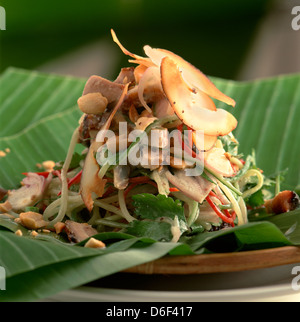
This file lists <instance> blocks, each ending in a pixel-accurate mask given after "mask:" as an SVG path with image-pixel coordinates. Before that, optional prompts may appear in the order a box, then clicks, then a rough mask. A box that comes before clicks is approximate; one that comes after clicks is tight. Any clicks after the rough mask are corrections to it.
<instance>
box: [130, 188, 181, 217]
mask: <svg viewBox="0 0 300 322" xmlns="http://www.w3.org/2000/svg"><path fill="white" fill-rule="evenodd" d="M132 199H133V206H134V212H135V214H136V215H137V216H139V217H140V218H142V219H152V220H156V219H159V218H161V217H169V218H171V219H174V218H175V216H177V217H178V219H179V220H183V221H185V216H184V209H183V206H182V204H181V201H180V200H178V199H176V200H174V199H173V198H171V197H167V196H165V195H160V194H159V195H157V196H155V195H152V194H150V193H142V194H138V195H135V196H132Z"/></svg>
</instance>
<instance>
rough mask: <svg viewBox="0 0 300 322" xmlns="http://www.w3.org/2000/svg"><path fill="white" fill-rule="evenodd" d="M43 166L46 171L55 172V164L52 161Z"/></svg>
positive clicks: (45, 162) (44, 163)
mask: <svg viewBox="0 0 300 322" xmlns="http://www.w3.org/2000/svg"><path fill="white" fill-rule="evenodd" d="M42 166H43V168H44V169H45V170H46V171H49V172H51V171H52V170H53V168H54V167H55V162H54V161H51V160H47V161H44V162H43V163H42Z"/></svg>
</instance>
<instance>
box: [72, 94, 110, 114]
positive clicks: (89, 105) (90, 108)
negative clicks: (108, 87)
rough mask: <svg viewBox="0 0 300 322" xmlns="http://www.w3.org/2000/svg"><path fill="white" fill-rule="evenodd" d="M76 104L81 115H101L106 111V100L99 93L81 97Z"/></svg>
mask: <svg viewBox="0 0 300 322" xmlns="http://www.w3.org/2000/svg"><path fill="white" fill-rule="evenodd" d="M77 104H78V106H79V108H80V110H81V111H82V112H83V113H87V114H102V113H103V112H104V110H105V109H106V106H107V104H108V100H107V98H106V97H104V96H103V95H102V94H101V93H88V94H86V95H83V96H81V97H80V98H79V99H78V101H77Z"/></svg>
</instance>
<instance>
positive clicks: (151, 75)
mask: <svg viewBox="0 0 300 322" xmlns="http://www.w3.org/2000/svg"><path fill="white" fill-rule="evenodd" d="M146 88H151V89H152V88H153V91H161V92H162V91H163V90H162V87H161V80H160V71H159V68H157V67H149V68H147V69H146V71H145V72H144V74H143V75H142V77H141V79H140V82H139V85H138V96H139V100H140V102H141V103H142V105H143V106H144V107H145V109H146V110H147V111H148V112H150V113H152V111H151V108H150V107H149V106H148V104H147V102H146V101H145V99H144V90H145V89H146Z"/></svg>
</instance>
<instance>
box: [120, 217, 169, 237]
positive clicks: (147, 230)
mask: <svg viewBox="0 0 300 322" xmlns="http://www.w3.org/2000/svg"><path fill="white" fill-rule="evenodd" d="M126 233H127V234H131V235H134V236H137V237H149V238H153V239H155V240H157V241H167V242H168V241H171V240H172V238H173V235H172V233H171V225H170V224H169V223H167V222H158V221H140V220H134V221H132V222H131V223H130V226H129V227H128V228H127V229H126Z"/></svg>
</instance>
